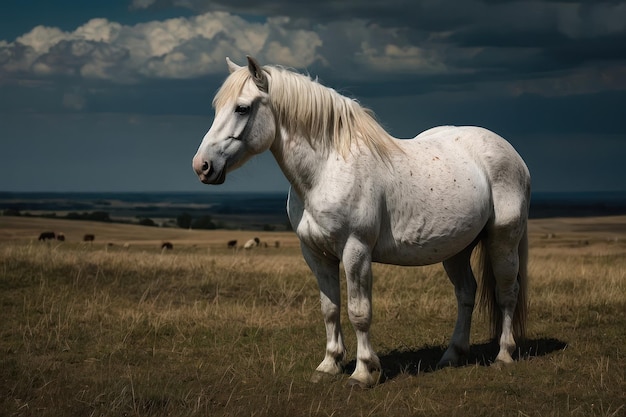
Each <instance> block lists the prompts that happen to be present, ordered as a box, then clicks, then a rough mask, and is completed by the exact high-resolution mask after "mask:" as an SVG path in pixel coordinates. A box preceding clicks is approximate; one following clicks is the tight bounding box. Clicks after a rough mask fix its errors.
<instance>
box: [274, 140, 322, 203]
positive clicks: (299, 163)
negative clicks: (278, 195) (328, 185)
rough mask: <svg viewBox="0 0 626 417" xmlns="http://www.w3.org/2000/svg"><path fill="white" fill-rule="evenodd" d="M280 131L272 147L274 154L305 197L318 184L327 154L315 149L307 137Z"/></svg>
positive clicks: (295, 187) (289, 179) (297, 190)
mask: <svg viewBox="0 0 626 417" xmlns="http://www.w3.org/2000/svg"><path fill="white" fill-rule="evenodd" d="M280 131H281V133H280V135H279V136H278V137H277V138H276V140H275V141H274V144H273V145H272V147H271V151H272V154H273V155H274V158H275V159H276V162H278V165H279V166H280V169H281V170H282V171H283V174H284V175H285V177H286V178H287V180H288V181H289V183H290V184H291V186H292V187H293V188H294V189H295V191H296V192H297V193H298V194H299V195H300V196H303V197H304V196H306V195H307V194H308V192H309V191H310V190H311V189H312V188H313V187H314V186H315V185H316V181H317V180H318V178H319V171H320V170H321V169H323V168H324V165H325V164H326V162H327V156H325V155H323V153H322V152H318V151H316V150H315V149H313V148H312V147H311V145H310V144H309V142H308V141H307V140H306V139H305V138H303V137H300V136H298V135H291V134H288V133H287V132H286V131H285V130H284V129H280Z"/></svg>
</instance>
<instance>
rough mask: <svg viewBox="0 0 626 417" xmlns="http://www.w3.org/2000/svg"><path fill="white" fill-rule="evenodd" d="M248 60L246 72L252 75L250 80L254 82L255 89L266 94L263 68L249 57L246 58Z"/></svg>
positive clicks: (265, 76)
mask: <svg viewBox="0 0 626 417" xmlns="http://www.w3.org/2000/svg"><path fill="white" fill-rule="evenodd" d="M247 58H248V70H249V71H250V74H251V75H252V79H253V80H254V84H256V86H257V88H258V89H259V90H261V91H262V92H264V93H267V92H268V82H267V75H265V73H264V72H263V68H261V66H260V65H259V63H258V62H257V61H256V59H254V58H252V57H251V56H247Z"/></svg>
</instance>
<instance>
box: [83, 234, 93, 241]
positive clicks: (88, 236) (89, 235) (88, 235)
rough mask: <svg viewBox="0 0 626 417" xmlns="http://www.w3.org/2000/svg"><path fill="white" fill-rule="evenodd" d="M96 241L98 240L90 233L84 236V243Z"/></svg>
mask: <svg viewBox="0 0 626 417" xmlns="http://www.w3.org/2000/svg"><path fill="white" fill-rule="evenodd" d="M94 240H96V236H95V235H92V234H90V233H87V234H86V235H85V236H83V242H93V241H94Z"/></svg>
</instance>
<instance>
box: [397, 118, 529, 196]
mask: <svg viewBox="0 0 626 417" xmlns="http://www.w3.org/2000/svg"><path fill="white" fill-rule="evenodd" d="M413 141H414V142H419V143H425V142H430V143H437V145H438V146H440V147H441V149H442V151H444V152H449V153H455V154H459V156H460V158H461V159H462V158H466V160H460V161H459V162H460V163H468V162H475V163H477V164H478V165H479V166H480V168H482V169H483V170H484V172H485V175H486V176H487V177H488V179H489V182H490V184H491V185H492V186H496V187H499V186H502V187H509V188H510V187H513V188H514V189H515V191H516V192H517V191H518V186H519V187H521V189H522V190H524V189H525V188H526V187H529V186H530V174H529V171H528V168H527V167H526V164H525V163H524V161H523V159H522V158H521V156H520V155H519V154H518V153H517V151H516V150H515V148H513V146H512V145H511V144H510V143H509V142H508V141H507V140H506V139H504V138H503V137H501V136H500V135H498V134H496V133H495V132H492V131H491V130H488V129H485V128H482V127H478V126H437V127H434V128H431V129H428V130H426V131H424V132H422V133H420V134H419V135H418V136H416V137H415V138H414V139H412V140H409V141H408V142H409V143H410V142H413ZM467 159H469V161H468V160H467Z"/></svg>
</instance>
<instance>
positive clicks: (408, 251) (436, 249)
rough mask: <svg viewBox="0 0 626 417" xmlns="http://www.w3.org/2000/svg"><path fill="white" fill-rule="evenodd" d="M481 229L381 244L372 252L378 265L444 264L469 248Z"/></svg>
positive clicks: (373, 258)
mask: <svg viewBox="0 0 626 417" xmlns="http://www.w3.org/2000/svg"><path fill="white" fill-rule="evenodd" d="M480 231H481V230H480V229H475V230H471V231H469V230H468V231H465V232H464V233H460V234H457V235H454V234H452V235H446V236H429V237H424V236H421V237H419V238H417V239H415V240H414V241H404V242H389V243H382V242H379V243H378V244H377V245H376V247H375V248H374V251H373V252H372V260H373V261H374V262H378V263H385V264H393V265H403V266H421V265H431V264H435V263H439V262H443V261H445V260H446V259H448V258H451V257H452V256H454V255H456V254H457V253H459V252H461V251H462V250H463V249H465V248H466V247H468V246H469V245H470V244H471V243H472V242H473V241H474V240H475V239H476V237H477V236H478V235H479V234H480Z"/></svg>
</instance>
